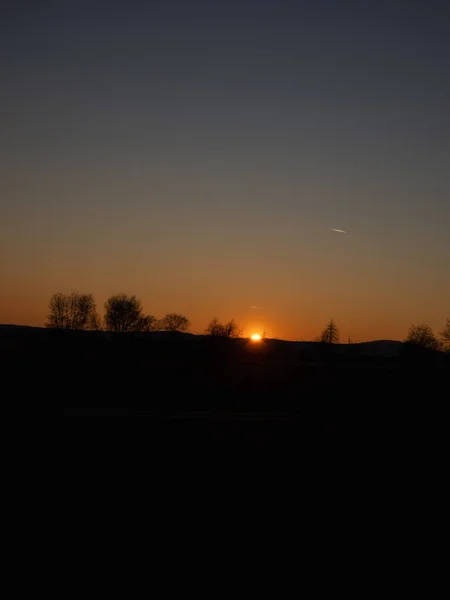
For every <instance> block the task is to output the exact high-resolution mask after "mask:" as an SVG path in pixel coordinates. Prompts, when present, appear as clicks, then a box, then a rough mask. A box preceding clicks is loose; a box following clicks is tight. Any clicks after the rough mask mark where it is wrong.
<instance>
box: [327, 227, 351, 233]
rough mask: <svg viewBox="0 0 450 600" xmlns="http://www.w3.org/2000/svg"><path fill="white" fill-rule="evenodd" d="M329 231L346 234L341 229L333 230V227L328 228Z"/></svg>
mask: <svg viewBox="0 0 450 600" xmlns="http://www.w3.org/2000/svg"><path fill="white" fill-rule="evenodd" d="M330 231H336V233H347V232H346V231H344V230H343V229H334V228H333V227H330Z"/></svg>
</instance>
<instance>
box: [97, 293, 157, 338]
mask: <svg viewBox="0 0 450 600" xmlns="http://www.w3.org/2000/svg"><path fill="white" fill-rule="evenodd" d="M104 319H105V326H106V328H107V329H108V330H109V331H120V332H122V333H124V332H127V331H142V328H143V327H144V326H147V325H148V322H147V323H146V322H145V321H144V319H145V317H144V315H143V314H142V303H141V301H140V300H138V298H136V296H127V295H126V294H117V295H115V296H111V297H110V298H108V300H107V301H106V302H105V317H104Z"/></svg>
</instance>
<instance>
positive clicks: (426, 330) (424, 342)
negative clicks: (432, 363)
mask: <svg viewBox="0 0 450 600" xmlns="http://www.w3.org/2000/svg"><path fill="white" fill-rule="evenodd" d="M405 342H406V343H409V344H415V345H417V346H422V348H429V349H430V350H440V349H441V347H442V345H441V342H440V341H439V340H438V339H436V337H435V335H434V333H433V330H432V329H431V327H430V326H429V325H411V327H410V328H409V331H408V337H407V338H406V340H405Z"/></svg>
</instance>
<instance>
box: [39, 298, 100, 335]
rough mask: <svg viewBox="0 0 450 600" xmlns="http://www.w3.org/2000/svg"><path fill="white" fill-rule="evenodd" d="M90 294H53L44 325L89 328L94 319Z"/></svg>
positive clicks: (93, 305) (61, 327)
mask: <svg viewBox="0 0 450 600" xmlns="http://www.w3.org/2000/svg"><path fill="white" fill-rule="evenodd" d="M96 314H97V313H96V305H95V300H94V296H93V295H92V294H78V293H77V292H72V293H71V294H69V295H66V294H62V293H57V294H53V296H52V297H51V298H50V302H49V314H48V316H47V323H46V327H50V328H52V329H91V325H92V323H94V322H95V320H96V318H97V317H96V316H95V315H96Z"/></svg>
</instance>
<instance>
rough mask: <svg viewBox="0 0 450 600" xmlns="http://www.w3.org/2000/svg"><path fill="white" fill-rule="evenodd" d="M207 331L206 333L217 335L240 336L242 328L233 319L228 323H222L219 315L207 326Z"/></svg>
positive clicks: (223, 336)
mask: <svg viewBox="0 0 450 600" xmlns="http://www.w3.org/2000/svg"><path fill="white" fill-rule="evenodd" d="M205 333H206V335H211V336H215V337H222V338H238V337H239V336H240V335H241V333H242V330H241V329H240V328H239V327H238V325H237V324H236V323H235V322H234V320H233V319H232V320H231V321H228V322H227V323H221V322H220V321H219V319H217V317H214V319H213V320H212V321H211V322H210V324H209V325H208V327H207V328H206V330H205Z"/></svg>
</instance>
